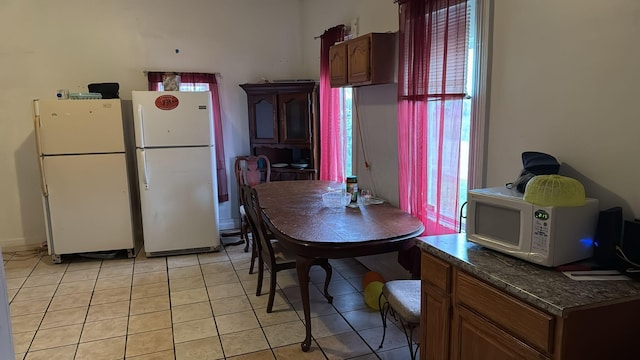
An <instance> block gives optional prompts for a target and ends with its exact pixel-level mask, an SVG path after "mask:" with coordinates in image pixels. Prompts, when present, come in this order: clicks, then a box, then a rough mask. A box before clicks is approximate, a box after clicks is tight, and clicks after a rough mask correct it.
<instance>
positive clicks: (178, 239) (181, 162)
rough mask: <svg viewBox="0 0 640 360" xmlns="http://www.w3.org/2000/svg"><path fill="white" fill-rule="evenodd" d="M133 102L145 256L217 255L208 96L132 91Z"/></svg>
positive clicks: (206, 94)
mask: <svg viewBox="0 0 640 360" xmlns="http://www.w3.org/2000/svg"><path fill="white" fill-rule="evenodd" d="M132 101H133V117H134V124H135V139H136V157H137V165H138V178H139V186H140V203H141V209H142V228H143V234H144V235H143V236H144V248H145V252H146V254H147V256H161V255H174V254H186V253H197V252H207V251H216V250H219V249H220V237H219V232H218V184H217V177H216V166H215V141H214V135H213V134H214V133H213V131H214V130H213V129H214V127H213V114H212V111H211V93H210V92H208V91H207V92H177V91H161V92H157V91H133V92H132Z"/></svg>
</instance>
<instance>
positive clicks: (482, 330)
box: [451, 305, 550, 360]
mask: <svg viewBox="0 0 640 360" xmlns="http://www.w3.org/2000/svg"><path fill="white" fill-rule="evenodd" d="M451 344H452V353H453V354H452V355H453V357H452V358H453V359H459V360H483V359H491V360H516V359H531V360H540V359H550V358H549V357H548V356H546V355H545V354H542V353H540V352H538V351H536V350H534V349H533V348H531V347H529V346H528V345H526V344H525V343H523V342H522V341H520V340H518V339H517V338H515V337H513V336H511V335H510V334H508V333H507V332H505V331H503V330H501V329H500V328H498V327H496V326H495V325H493V324H492V323H491V322H489V321H487V320H485V319H484V318H482V317H480V316H478V315H476V314H475V313H473V312H472V311H470V310H468V309H466V308H465V307H464V306H460V305H459V306H456V307H455V309H454V313H453V333H452V336H451Z"/></svg>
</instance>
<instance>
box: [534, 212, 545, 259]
mask: <svg viewBox="0 0 640 360" xmlns="http://www.w3.org/2000/svg"><path fill="white" fill-rule="evenodd" d="M533 218H534V219H533V239H532V244H531V248H532V250H534V251H536V252H540V253H542V254H548V253H549V213H548V212H546V211H544V210H542V209H538V210H536V211H535V213H534V214H533Z"/></svg>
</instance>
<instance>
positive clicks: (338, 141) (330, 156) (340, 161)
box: [320, 25, 346, 182]
mask: <svg viewBox="0 0 640 360" xmlns="http://www.w3.org/2000/svg"><path fill="white" fill-rule="evenodd" d="M343 40H344V25H338V26H334V27H332V28H331V29H328V30H326V31H325V32H324V34H322V36H320V180H332V181H339V182H344V180H345V168H344V164H345V162H346V153H345V148H346V136H345V133H344V131H345V128H344V125H343V123H344V122H343V121H342V119H341V117H340V108H341V104H340V89H339V88H331V85H330V81H329V80H330V79H329V47H331V45H333V44H335V43H336V42H339V41H343Z"/></svg>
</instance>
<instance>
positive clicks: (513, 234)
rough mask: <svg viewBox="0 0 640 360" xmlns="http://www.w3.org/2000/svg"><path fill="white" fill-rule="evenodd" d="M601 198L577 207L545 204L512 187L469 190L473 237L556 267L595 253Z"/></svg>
mask: <svg viewBox="0 0 640 360" xmlns="http://www.w3.org/2000/svg"><path fill="white" fill-rule="evenodd" d="M598 214H599V212H598V200H597V199H591V198H587V199H586V201H585V204H584V205H581V206H573V207H561V206H539V205H534V204H531V203H529V202H527V201H525V200H524V199H523V194H522V193H520V192H518V191H516V190H512V189H507V188H506V187H495V188H486V189H476V190H469V192H468V195H467V222H466V232H467V240H469V241H471V242H473V243H476V244H479V245H482V246H484V247H486V248H489V249H493V250H496V251H499V252H502V253H505V254H508V255H511V256H514V257H517V258H520V259H523V260H526V261H529V262H532V263H535V264H539V265H543V266H548V267H554V266H558V265H563V264H568V263H571V262H574V261H579V260H582V259H586V258H589V257H591V256H592V255H593V237H594V235H595V231H596V226H597V222H598Z"/></svg>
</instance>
